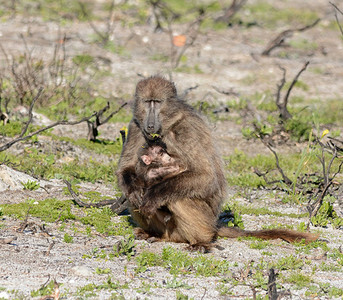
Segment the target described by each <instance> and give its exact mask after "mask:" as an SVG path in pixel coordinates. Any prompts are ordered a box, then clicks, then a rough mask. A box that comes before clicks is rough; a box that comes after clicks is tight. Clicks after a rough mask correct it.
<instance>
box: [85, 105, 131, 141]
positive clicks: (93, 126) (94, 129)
mask: <svg viewBox="0 0 343 300" xmlns="http://www.w3.org/2000/svg"><path fill="white" fill-rule="evenodd" d="M125 105H127V102H125V103H124V104H122V105H121V106H120V107H119V108H118V109H117V110H116V111H113V112H112V113H110V115H109V116H108V117H107V118H106V119H104V120H103V121H101V120H100V118H102V116H103V114H104V113H105V112H106V111H107V110H109V109H110V103H109V102H107V105H106V106H105V107H104V108H103V109H100V110H99V111H97V112H95V113H94V116H95V120H94V121H91V120H90V119H88V120H87V125H88V136H87V139H88V140H89V141H92V142H94V141H95V140H96V137H97V136H98V134H99V132H98V127H99V126H101V125H103V124H105V123H107V122H108V121H109V120H110V119H111V118H112V117H113V116H114V115H115V114H117V113H118V112H119V111H120V110H121V109H122V108H123V107H124V106H125Z"/></svg>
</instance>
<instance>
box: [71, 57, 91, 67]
mask: <svg viewBox="0 0 343 300" xmlns="http://www.w3.org/2000/svg"><path fill="white" fill-rule="evenodd" d="M72 60H73V63H74V64H75V65H77V66H78V67H80V68H81V69H82V70H85V69H86V68H87V67H89V66H90V65H92V64H93V63H94V57H93V56H92V55H89V54H78V55H75V56H74V57H73V59H72Z"/></svg>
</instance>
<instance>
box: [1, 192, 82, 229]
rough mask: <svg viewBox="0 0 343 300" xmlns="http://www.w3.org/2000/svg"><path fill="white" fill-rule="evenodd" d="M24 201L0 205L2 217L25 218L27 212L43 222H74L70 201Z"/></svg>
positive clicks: (74, 217)
mask: <svg viewBox="0 0 343 300" xmlns="http://www.w3.org/2000/svg"><path fill="white" fill-rule="evenodd" d="M32 202H33V201H26V202H21V203H16V204H1V205H0V207H1V208H2V212H3V214H4V215H10V216H14V217H16V218H19V219H23V218H25V216H26V215H27V212H29V213H30V215H31V216H33V217H38V218H41V219H42V220H43V221H44V222H50V223H52V222H55V221H57V220H60V221H65V220H75V219H76V216H75V215H74V214H73V213H72V212H71V205H72V201H69V200H66V201H59V200H56V199H54V198H52V199H46V200H43V201H38V204H33V203H32Z"/></svg>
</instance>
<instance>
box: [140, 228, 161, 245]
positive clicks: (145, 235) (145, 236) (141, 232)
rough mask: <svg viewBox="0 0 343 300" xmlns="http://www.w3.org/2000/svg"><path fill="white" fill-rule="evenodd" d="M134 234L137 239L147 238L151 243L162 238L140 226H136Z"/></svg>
mask: <svg viewBox="0 0 343 300" xmlns="http://www.w3.org/2000/svg"><path fill="white" fill-rule="evenodd" d="M134 235H135V238H136V239H137V240H146V241H147V242H149V243H154V242H158V241H160V240H161V239H160V238H158V237H155V236H153V235H151V234H149V233H147V232H146V231H145V230H143V229H142V228H139V227H138V228H135V230H134Z"/></svg>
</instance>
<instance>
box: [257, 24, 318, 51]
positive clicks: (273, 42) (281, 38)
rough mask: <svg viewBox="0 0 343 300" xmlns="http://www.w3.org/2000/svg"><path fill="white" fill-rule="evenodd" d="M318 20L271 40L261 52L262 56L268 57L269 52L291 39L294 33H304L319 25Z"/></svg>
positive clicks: (289, 30) (286, 31)
mask: <svg viewBox="0 0 343 300" xmlns="http://www.w3.org/2000/svg"><path fill="white" fill-rule="evenodd" d="M319 21H320V19H317V20H315V21H314V22H313V23H312V24H310V25H306V26H304V27H300V28H295V29H287V30H285V31H282V32H281V33H280V34H278V36H277V37H276V38H274V39H273V40H271V41H270V42H269V43H268V45H267V47H266V48H265V49H264V50H263V51H262V53H261V54H262V55H265V56H268V55H270V52H271V51H272V50H274V49H275V48H277V47H281V46H282V45H283V44H284V42H285V40H286V39H288V38H290V37H292V36H293V34H294V33H295V32H302V31H306V30H308V29H311V28H312V27H314V26H316V25H317V24H318V23H319Z"/></svg>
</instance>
